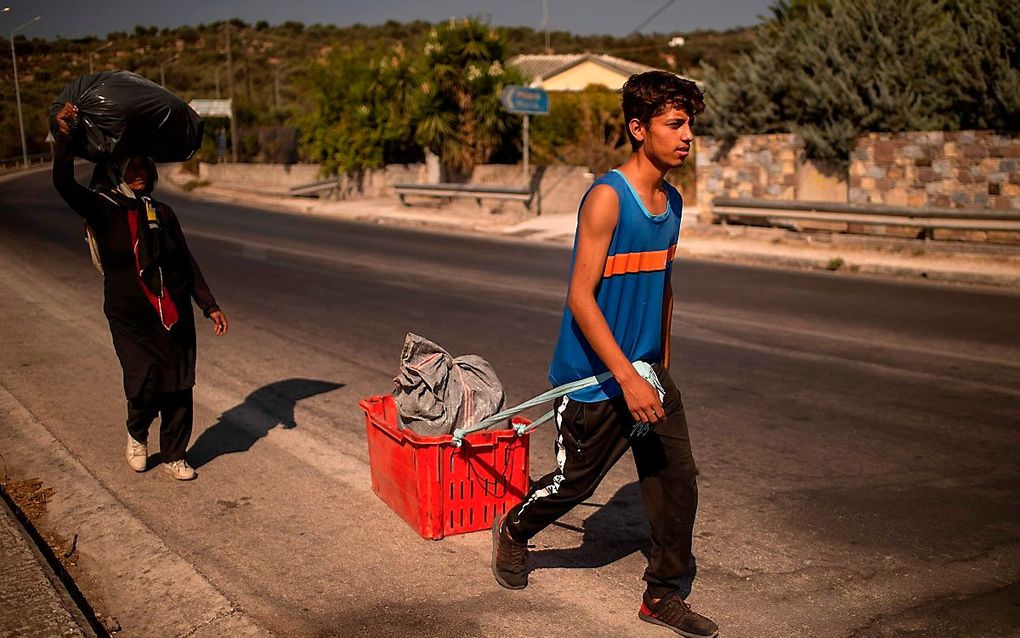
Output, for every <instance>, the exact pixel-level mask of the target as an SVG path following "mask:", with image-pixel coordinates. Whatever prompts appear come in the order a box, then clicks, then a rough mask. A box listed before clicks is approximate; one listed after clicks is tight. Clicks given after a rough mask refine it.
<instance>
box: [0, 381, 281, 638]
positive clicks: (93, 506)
mask: <svg viewBox="0 0 1020 638" xmlns="http://www.w3.org/2000/svg"><path fill="white" fill-rule="evenodd" d="M0 416H2V418H3V419H5V420H6V421H7V422H8V423H17V424H18V426H17V427H8V428H5V431H6V432H7V434H8V436H7V437H6V438H5V440H4V442H3V452H4V455H5V457H6V458H7V459H9V461H8V463H9V465H10V469H12V470H14V471H13V472H11V473H12V474H16V475H18V476H31V477H37V478H38V479H39V480H41V481H42V482H43V484H44V485H45V486H47V487H50V488H53V490H54V496H53V499H52V500H51V501H50V503H49V505H48V508H47V513H46V514H45V515H44V517H43V518H42V521H41V523H42V525H43V526H44V527H45V528H46V529H47V531H50V532H52V533H54V534H56V535H59V536H62V537H67V538H71V537H72V536H73V535H74V534H78V539H79V540H78V545H77V551H78V553H79V555H80V559H79V564H80V565H81V566H82V568H83V570H84V571H85V572H87V573H88V575H89V576H90V577H91V578H93V579H94V580H95V583H94V584H93V583H79V586H81V589H82V590H83V593H84V594H85V595H86V597H88V598H89V599H90V600H95V599H101V600H102V602H103V607H104V608H105V611H106V613H107V614H108V615H110V616H113V617H114V618H116V619H117V621H118V622H119V624H120V625H121V627H122V631H123V633H122V634H121V635H123V636H166V637H176V638H206V637H208V638H213V637H219V636H239V637H259V638H261V637H264V636H270V635H271V634H269V633H268V632H267V631H265V630H263V629H262V628H260V627H259V626H257V625H256V624H255V623H254V622H253V621H252V620H251V618H249V617H248V616H247V614H246V613H245V612H244V611H243V610H242V609H239V608H238V607H237V606H235V605H234V604H233V603H232V602H231V601H230V600H228V599H227V598H226V597H225V596H224V595H223V594H222V593H221V592H220V591H219V590H218V589H216V587H215V586H214V585H213V584H212V583H211V582H210V581H209V580H208V579H207V578H206V577H205V576H204V575H202V574H201V573H200V572H199V571H198V570H197V569H196V568H195V567H194V566H193V565H192V564H190V563H189V562H187V561H186V560H185V559H184V558H182V557H181V556H180V555H178V554H176V553H175V552H173V551H172V550H171V549H170V548H168V547H167V546H166V544H165V543H164V542H163V541H162V540H161V539H160V538H159V536H158V535H156V533H154V532H153V531H152V530H151V529H149V528H148V527H147V526H146V525H145V524H144V523H143V522H142V521H141V520H140V519H138V518H137V517H136V516H135V515H134V514H133V513H131V512H130V511H129V510H128V508H127V507H126V506H125V505H124V504H123V503H121V502H120V501H119V500H118V499H117V498H116V497H115V496H114V495H113V494H112V493H111V492H110V491H109V490H107V489H106V488H105V487H104V486H103V485H102V483H101V482H100V481H99V480H98V479H97V478H96V477H95V476H94V475H92V474H91V473H90V472H89V471H88V469H87V468H86V467H85V466H84V465H83V464H82V463H80V462H79V461H78V460H77V459H76V458H75V457H74V456H73V455H72V454H71V452H70V451H69V450H68V449H67V448H66V447H64V445H63V444H61V443H60V442H59V441H58V440H57V439H56V438H54V437H53V435H52V434H51V433H50V431H49V430H48V429H47V428H46V425H45V424H44V423H42V422H40V421H39V420H38V419H37V418H36V417H35V416H34V415H33V414H32V413H31V412H29V410H28V409H27V408H26V407H25V406H24V405H23V404H21V402H20V401H18V399H17V398H16V397H15V396H14V395H12V394H11V393H10V392H8V391H7V389H6V388H3V387H0ZM99 557H102V558H101V559H100V558H99ZM90 585H91V586H90ZM93 587H94V588H95V589H94V590H92V589H93Z"/></svg>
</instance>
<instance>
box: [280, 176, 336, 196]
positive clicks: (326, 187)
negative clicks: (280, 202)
mask: <svg viewBox="0 0 1020 638" xmlns="http://www.w3.org/2000/svg"><path fill="white" fill-rule="evenodd" d="M338 188H340V180H339V179H337V178H335V177H334V178H332V179H320V180H317V181H314V182H309V183H308V184H298V185H297V186H291V187H290V194H291V196H292V197H319V196H321V195H323V194H326V195H328V194H329V193H331V192H333V191H335V190H336V189H338Z"/></svg>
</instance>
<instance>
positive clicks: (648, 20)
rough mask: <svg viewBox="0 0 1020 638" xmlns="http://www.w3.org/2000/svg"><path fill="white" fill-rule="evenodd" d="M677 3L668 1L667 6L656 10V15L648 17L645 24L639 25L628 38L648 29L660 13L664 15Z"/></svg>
mask: <svg viewBox="0 0 1020 638" xmlns="http://www.w3.org/2000/svg"><path fill="white" fill-rule="evenodd" d="M675 2H676V0H666V4H664V5H662V6H661V7H659V8H658V9H656V11H655V13H653V14H652V15H650V16H648V18H647V19H645V21H644V22H642V23H641V24H639V25H637V27H636V28H635V29H634V30H633V31H631V32H630V34H628V35H627V37H628V38H629V37H630V36H632V35H637V34H638V33H639V32H640V31H641V29H644V28H645V27H647V26H648V25H649V24H650V23H651V22H652V20H654V19H656V18H658V17H659V14H660V13H662V12H663V11H665V10H666V9H668V8H669V7H670V6H671V5H672V4H673V3H675Z"/></svg>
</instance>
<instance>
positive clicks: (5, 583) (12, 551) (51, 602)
mask: <svg viewBox="0 0 1020 638" xmlns="http://www.w3.org/2000/svg"><path fill="white" fill-rule="evenodd" d="M0 565H3V572H2V577H0V637H2V638H7V637H11V638H13V637H14V636H17V637H18V638H51V637H52V636H68V637H72V636H74V637H82V638H94V637H95V636H96V633H95V631H93V630H92V628H91V627H90V626H89V623H88V621H86V620H85V616H84V615H83V614H82V612H81V610H80V609H79V608H78V606H77V605H76V604H75V602H74V601H73V599H72V598H71V595H70V594H69V593H68V591H67V589H66V588H65V587H64V584H63V583H62V582H61V581H60V578H59V577H58V576H57V575H56V574H55V573H54V571H53V569H52V568H51V567H50V565H49V563H48V562H47V560H46V558H45V557H44V556H43V555H42V554H41V553H40V551H39V548H38V547H37V546H36V544H35V542H34V541H33V540H32V538H31V537H30V536H29V533H28V532H27V531H26V530H25V529H24V527H22V525H21V522H20V521H19V520H18V518H17V516H16V515H15V514H14V512H13V511H12V510H11V509H10V507H9V506H8V504H7V501H6V499H5V498H0Z"/></svg>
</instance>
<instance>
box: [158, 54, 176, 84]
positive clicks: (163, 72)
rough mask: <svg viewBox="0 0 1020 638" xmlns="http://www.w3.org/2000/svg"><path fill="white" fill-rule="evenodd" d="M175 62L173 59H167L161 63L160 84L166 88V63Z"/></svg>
mask: <svg viewBox="0 0 1020 638" xmlns="http://www.w3.org/2000/svg"><path fill="white" fill-rule="evenodd" d="M167 62H173V58H167V59H165V60H163V61H162V62H160V63H159V83H160V85H162V86H163V88H164V89H165V88H166V63H167Z"/></svg>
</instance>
